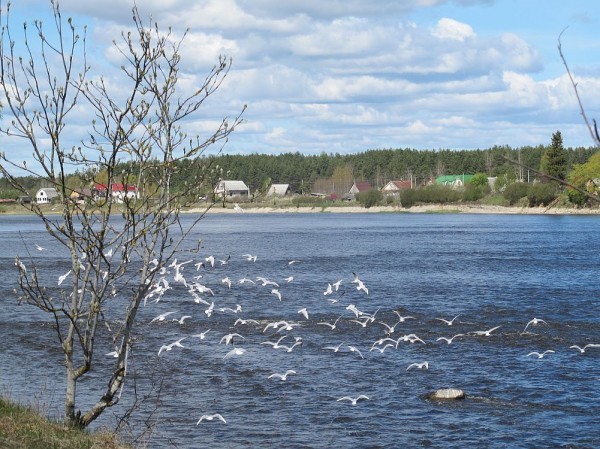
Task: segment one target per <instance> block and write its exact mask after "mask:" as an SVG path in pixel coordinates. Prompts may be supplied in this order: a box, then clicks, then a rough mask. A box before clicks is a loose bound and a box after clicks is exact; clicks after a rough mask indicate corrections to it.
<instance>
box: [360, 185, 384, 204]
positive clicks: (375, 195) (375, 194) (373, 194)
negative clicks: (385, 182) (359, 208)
mask: <svg viewBox="0 0 600 449" xmlns="http://www.w3.org/2000/svg"><path fill="white" fill-rule="evenodd" d="M356 200H357V201H358V202H359V203H360V204H362V205H363V206H364V207H365V208H367V209H368V208H369V207H372V206H377V205H379V204H381V202H382V201H383V193H381V192H380V191H379V190H377V189H372V190H369V191H368V192H364V193H359V194H358V195H356Z"/></svg>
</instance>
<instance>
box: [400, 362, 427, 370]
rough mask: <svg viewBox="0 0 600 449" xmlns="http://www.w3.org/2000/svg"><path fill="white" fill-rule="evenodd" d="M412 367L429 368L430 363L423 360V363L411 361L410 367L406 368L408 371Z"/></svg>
mask: <svg viewBox="0 0 600 449" xmlns="http://www.w3.org/2000/svg"><path fill="white" fill-rule="evenodd" d="M412 368H417V369H429V363H428V362H423V363H411V364H410V365H408V368H406V371H408V370H409V369H412Z"/></svg>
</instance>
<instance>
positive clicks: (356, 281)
mask: <svg viewBox="0 0 600 449" xmlns="http://www.w3.org/2000/svg"><path fill="white" fill-rule="evenodd" d="M352 274H353V275H354V279H353V280H352V283H353V284H357V285H356V290H362V291H364V292H365V293H366V294H367V295H368V294H369V289H368V288H367V286H366V285H365V284H364V283H363V281H361V280H360V279H359V278H358V275H357V274H356V273H354V272H352Z"/></svg>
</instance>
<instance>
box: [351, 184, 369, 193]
mask: <svg viewBox="0 0 600 449" xmlns="http://www.w3.org/2000/svg"><path fill="white" fill-rule="evenodd" d="M354 185H355V186H356V188H357V189H358V191H359V192H368V191H369V190H371V189H372V187H371V183H370V182H369V181H357V182H355V183H354Z"/></svg>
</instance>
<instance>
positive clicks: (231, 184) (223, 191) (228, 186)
mask: <svg viewBox="0 0 600 449" xmlns="http://www.w3.org/2000/svg"><path fill="white" fill-rule="evenodd" d="M214 193H215V195H216V196H220V197H221V198H225V197H232V196H244V197H248V196H250V189H249V188H248V186H247V185H246V184H245V183H244V181H225V180H223V181H219V183H218V184H217V185H216V186H215V189H214Z"/></svg>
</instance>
